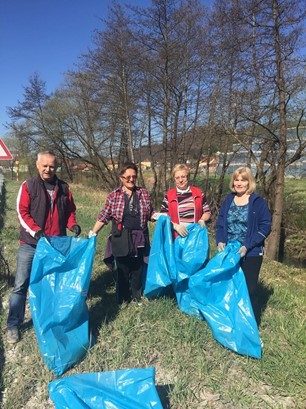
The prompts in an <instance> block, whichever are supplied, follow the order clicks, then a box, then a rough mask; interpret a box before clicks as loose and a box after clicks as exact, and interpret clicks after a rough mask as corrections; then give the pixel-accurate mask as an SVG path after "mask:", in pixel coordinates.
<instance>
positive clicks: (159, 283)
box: [144, 215, 177, 298]
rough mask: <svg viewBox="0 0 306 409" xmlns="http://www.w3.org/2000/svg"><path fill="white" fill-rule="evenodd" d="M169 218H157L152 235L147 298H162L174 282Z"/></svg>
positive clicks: (174, 273) (147, 275)
mask: <svg viewBox="0 0 306 409" xmlns="http://www.w3.org/2000/svg"><path fill="white" fill-rule="evenodd" d="M172 242H173V238H172V229H171V223H170V217H169V216H167V215H165V216H164V215H162V216H161V217H159V219H158V221H157V224H156V228H155V230H154V234H153V240H152V246H151V250H150V256H149V263H148V268H147V274H146V282H145V288H144V295H145V296H146V297H148V298H154V297H157V296H162V295H164V293H165V292H166V290H167V287H169V286H171V284H172V283H173V282H174V281H175V280H176V276H177V270H176V262H175V256H174V247H173V245H172Z"/></svg>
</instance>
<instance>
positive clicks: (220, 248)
mask: <svg viewBox="0 0 306 409" xmlns="http://www.w3.org/2000/svg"><path fill="white" fill-rule="evenodd" d="M224 249H225V243H221V241H220V243H218V251H222V250H224Z"/></svg>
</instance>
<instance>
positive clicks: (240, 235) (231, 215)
mask: <svg viewBox="0 0 306 409" xmlns="http://www.w3.org/2000/svg"><path fill="white" fill-rule="evenodd" d="M248 211H249V204H248V203H247V204H245V205H243V206H237V205H236V203H235V202H234V200H233V201H232V203H231V205H230V208H229V210H228V214H227V225H228V228H227V232H228V241H239V242H240V243H244V241H245V239H246V236H247V224H248Z"/></svg>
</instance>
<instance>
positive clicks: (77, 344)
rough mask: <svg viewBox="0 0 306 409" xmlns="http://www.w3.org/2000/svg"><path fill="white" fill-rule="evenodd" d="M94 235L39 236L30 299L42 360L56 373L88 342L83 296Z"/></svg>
mask: <svg viewBox="0 0 306 409" xmlns="http://www.w3.org/2000/svg"><path fill="white" fill-rule="evenodd" d="M95 248H96V237H92V238H90V239H82V238H76V237H72V236H69V237H68V236H65V237H55V236H54V237H53V236H52V237H48V238H41V239H40V240H39V242H38V244H37V248H36V251H35V255H34V259H33V264H32V271H31V278H30V287H29V300H30V308H31V314H32V319H33V324H34V329H35V332H36V336H37V340H38V344H39V348H40V351H41V354H42V356H43V360H44V362H45V364H46V365H47V366H48V368H49V369H50V370H53V372H54V373H55V374H56V375H61V374H62V373H64V372H65V371H66V370H67V369H69V368H70V367H71V366H73V365H74V364H75V363H76V362H78V361H79V360H80V359H82V358H83V357H84V355H85V354H86V352H87V351H88V349H89V347H90V334H89V327H88V308H87V305H86V297H87V292H88V289H89V284H90V278H91V271H92V266H93V260H94V254H95Z"/></svg>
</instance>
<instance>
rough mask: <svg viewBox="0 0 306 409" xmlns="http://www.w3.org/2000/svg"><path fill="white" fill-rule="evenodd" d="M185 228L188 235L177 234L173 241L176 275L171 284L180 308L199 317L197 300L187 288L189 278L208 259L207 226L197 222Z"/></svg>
mask: <svg viewBox="0 0 306 409" xmlns="http://www.w3.org/2000/svg"><path fill="white" fill-rule="evenodd" d="M187 230H188V236H186V237H180V236H178V237H177V238H176V239H175V241H174V255H175V262H176V268H177V275H176V280H174V281H173V282H172V284H173V288H174V292H175V296H176V299H177V303H178V306H179V308H180V310H181V311H183V312H185V313H186V314H189V315H194V316H196V317H198V318H201V314H200V311H199V309H198V305H197V302H195V300H194V298H193V297H192V295H191V293H190V290H189V278H190V277H191V276H192V275H193V274H195V273H196V272H197V271H198V270H199V269H200V268H202V267H203V266H204V264H205V263H206V262H207V260H208V256H209V240H208V233H207V228H206V227H204V228H202V227H201V226H200V225H199V224H198V223H192V224H190V225H188V226H187Z"/></svg>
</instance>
